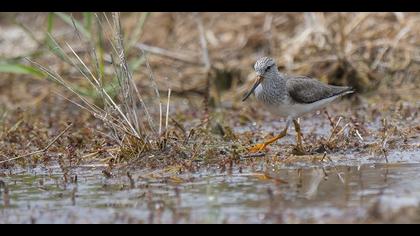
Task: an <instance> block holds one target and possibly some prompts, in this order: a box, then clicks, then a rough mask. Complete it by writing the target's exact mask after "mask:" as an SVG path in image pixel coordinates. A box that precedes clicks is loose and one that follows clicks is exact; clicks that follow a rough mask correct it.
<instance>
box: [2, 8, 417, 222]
mask: <svg viewBox="0 0 420 236" xmlns="http://www.w3.org/2000/svg"><path fill="white" fill-rule="evenodd" d="M419 20H420V14H418V13H302V14H301V13H199V14H192V13H122V14H121V15H119V14H115V13H114V14H111V13H109V14H108V13H106V14H105V13H104V14H102V13H101V14H99V13H98V14H94V13H83V14H81V13H77V14H76V13H75V14H70V13H49V14H46V13H45V14H40V13H30V14H29V13H25V14H24V13H13V14H12V13H1V14H0V27H1V28H0V223H420V185H419V183H418V181H416V180H417V179H418V177H419V173H420V172H419V170H420V118H419V112H420V92H419V91H420V90H419V84H420V83H419V82H420V81H419V78H420V74H419V72H420V63H419V62H420V58H419V55H420V48H419V46H418V45H419V44H420V29H419V28H418V27H415V26H416V25H417V23H418V22H419ZM17 39H19V40H17ZM263 55H270V56H272V57H273V58H276V60H277V61H278V64H279V67H280V68H279V69H280V70H281V71H284V72H285V73H289V74H300V75H309V76H313V77H316V78H318V79H320V80H321V81H323V82H328V83H330V84H336V85H351V86H353V87H354V88H355V89H356V91H357V92H356V93H355V94H353V95H351V96H346V97H344V98H342V99H341V100H339V101H336V102H335V103H333V104H331V105H330V106H328V107H327V108H326V109H323V110H320V111H318V112H316V113H314V114H310V115H306V116H304V117H302V118H301V127H302V132H303V143H304V149H305V150H304V151H305V152H304V153H299V152H297V150H296V148H295V131H294V130H293V129H290V130H289V134H288V135H287V136H286V137H284V138H283V139H281V140H279V141H278V142H276V143H275V144H273V145H271V146H269V148H268V150H267V151H266V152H261V153H256V154H251V153H249V152H248V148H249V147H250V146H252V145H253V144H255V143H257V142H261V141H262V140H266V139H267V138H270V137H272V136H274V135H277V134H278V132H280V131H281V130H282V129H283V128H284V125H285V121H284V119H282V118H279V117H276V116H274V115H272V114H271V113H270V111H269V110H268V109H266V108H264V107H262V106H261V105H260V104H258V103H257V101H255V99H249V100H248V101H247V102H246V103H242V102H241V98H242V96H243V94H244V93H245V90H246V89H247V88H248V87H249V85H250V83H252V82H251V81H252V79H253V76H254V74H253V68H252V66H253V63H254V62H255V60H256V59H257V58H258V57H259V56H263ZM50 72H51V74H53V75H54V76H55V78H52V76H51V75H50V74H49V73H50ZM49 75H50V76H49ZM63 85H64V86H63ZM82 106H83V107H82ZM86 108H87V109H86Z"/></svg>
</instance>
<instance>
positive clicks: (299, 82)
mask: <svg viewBox="0 0 420 236" xmlns="http://www.w3.org/2000/svg"><path fill="white" fill-rule="evenodd" d="M286 88H287V92H288V93H289V95H290V97H291V98H292V99H293V100H294V101H296V102H298V103H313V102H317V101H319V100H322V99H326V98H330V97H334V96H337V95H340V94H343V93H346V92H349V91H352V88H351V87H343V86H334V85H328V84H324V83H321V82H320V81H318V80H316V79H312V78H309V77H305V76H297V77H289V78H286Z"/></svg>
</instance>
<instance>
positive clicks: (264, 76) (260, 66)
mask: <svg viewBox="0 0 420 236" xmlns="http://www.w3.org/2000/svg"><path fill="white" fill-rule="evenodd" d="M254 70H255V73H256V74H257V78H256V79H255V83H254V85H253V86H252V88H251V89H250V90H249V92H248V93H247V94H246V95H245V97H244V98H243V99H242V101H245V100H246V99H248V97H249V96H250V95H251V94H252V93H253V92H254V90H255V89H256V88H257V87H258V85H260V84H261V83H262V82H263V81H264V80H271V79H274V78H276V75H277V73H278V70H277V65H276V62H275V61H274V59H273V58H270V57H261V58H260V59H258V60H257V62H255V65H254Z"/></svg>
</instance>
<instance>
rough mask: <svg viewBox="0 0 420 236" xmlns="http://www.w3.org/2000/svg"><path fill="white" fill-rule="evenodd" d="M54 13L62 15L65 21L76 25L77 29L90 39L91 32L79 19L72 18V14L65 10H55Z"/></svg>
mask: <svg viewBox="0 0 420 236" xmlns="http://www.w3.org/2000/svg"><path fill="white" fill-rule="evenodd" d="M54 14H55V15H57V16H58V17H60V18H61V19H62V20H63V21H64V22H65V23H67V24H69V25H70V26H72V27H74V26H75V27H76V28H77V30H78V31H79V32H80V33H82V34H83V36H85V37H86V38H87V39H90V37H91V35H90V32H89V31H88V30H87V29H86V28H85V27H84V26H83V24H81V23H80V22H79V21H77V20H75V19H72V16H69V15H68V14H65V13H63V12H55V13H54Z"/></svg>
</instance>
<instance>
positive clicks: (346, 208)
mask: <svg viewBox="0 0 420 236" xmlns="http://www.w3.org/2000/svg"><path fill="white" fill-rule="evenodd" d="M397 154H398V153H394V154H392V155H391V156H390V162H392V163H390V164H382V163H376V164H375V163H365V164H361V165H359V166H346V165H341V164H338V163H337V164H336V165H326V164H318V165H312V166H307V167H305V166H303V167H293V168H291V167H286V166H282V165H279V166H275V165H272V166H265V165H264V161H262V162H261V165H260V166H256V167H254V168H253V169H242V170H239V169H236V168H234V169H233V170H232V171H227V172H221V171H220V170H218V169H208V170H205V171H200V174H183V175H177V177H168V178H145V177H144V176H145V174H144V172H142V173H140V172H138V173H135V172H133V173H132V176H133V177H132V178H133V181H132V182H130V180H129V178H128V177H127V176H126V175H125V173H113V174H114V177H111V178H107V177H105V176H104V175H103V174H102V170H103V169H104V167H90V166H85V167H79V168H78V169H75V170H73V172H74V173H77V183H67V184H64V181H63V175H62V172H61V171H60V169H59V168H58V167H52V168H48V169H41V168H38V169H31V170H14V171H8V172H6V173H5V175H4V176H2V177H0V179H1V181H3V182H4V184H3V186H2V187H1V194H0V196H1V201H0V223H226V222H228V223H244V222H245V223H299V222H309V223H313V222H316V223H334V222H345V223H351V222H416V223H420V208H419V204H420V181H418V180H419V179H420V163H414V162H412V161H413V159H409V160H410V161H403V160H401V158H400V157H398V155H397ZM399 155H401V153H399ZM407 155H411V156H415V157H419V156H420V155H419V153H418V152H412V153H407ZM263 170H264V171H263ZM149 176H150V175H149ZM162 179H164V180H162ZM6 188H7V191H5V189H6Z"/></svg>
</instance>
